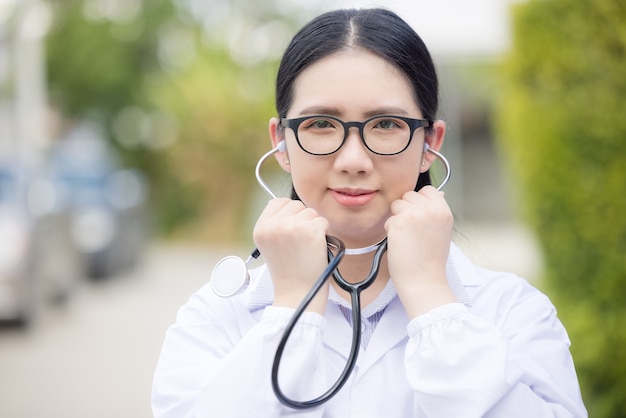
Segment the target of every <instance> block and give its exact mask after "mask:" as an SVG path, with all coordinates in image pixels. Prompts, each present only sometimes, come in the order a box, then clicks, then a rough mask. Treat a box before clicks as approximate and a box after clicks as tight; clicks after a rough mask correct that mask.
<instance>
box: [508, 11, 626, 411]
mask: <svg viewBox="0 0 626 418" xmlns="http://www.w3.org/2000/svg"><path fill="white" fill-rule="evenodd" d="M625 58H626V5H625V4H624V3H623V2H622V1H620V0H548V1H545V0H543V1H540V0H536V1H529V2H527V3H525V4H520V5H518V6H517V7H516V9H515V13H514V45H513V50H512V53H511V56H510V57H509V58H508V60H507V63H506V66H505V74H506V82H505V86H504V88H503V90H502V93H503V94H502V95H501V102H500V112H499V113H500V116H499V117H500V120H499V130H500V135H499V136H500V137H501V138H502V142H501V145H502V148H503V149H504V151H505V154H506V156H508V158H507V163H508V166H509V167H510V169H511V171H512V173H513V175H514V178H516V179H517V182H518V184H519V186H520V190H519V198H520V199H519V200H520V201H522V202H523V211H524V214H525V216H526V218H527V219H528V220H529V223H530V225H531V226H532V228H533V229H534V230H535V232H536V234H537V236H538V239H539V241H540V243H541V245H542V248H543V251H544V257H545V282H546V286H547V287H548V289H547V291H548V293H550V294H551V297H552V299H553V301H554V302H555V305H556V306H557V307H558V308H559V316H560V317H561V319H562V320H563V322H564V323H565V326H566V328H567V329H568V332H569V334H570V338H571V340H572V353H573V356H574V360H575V362H576V365H577V371H578V374H579V377H580V382H581V386H582V391H583V398H584V400H585V403H586V405H587V407H588V409H589V412H590V416H595V417H611V418H619V417H626V397H625V396H624V394H625V393H626V354H625V353H624V350H623V347H624V346H626V327H625V326H624V323H626V303H624V300H623V298H624V291H625V290H626V258H625V256H624V254H626V216H624V214H626V193H625V191H626V189H625V187H626V166H625V165H624V161H626V141H625V139H624V138H626V118H624V117H623V115H621V114H620V113H619V111H620V109H622V108H623V105H622V104H621V101H622V100H623V97H625V96H626V77H624V74H626V59H625Z"/></svg>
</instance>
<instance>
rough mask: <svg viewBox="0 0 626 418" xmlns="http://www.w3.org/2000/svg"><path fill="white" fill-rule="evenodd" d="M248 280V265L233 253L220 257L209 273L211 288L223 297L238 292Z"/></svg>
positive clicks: (244, 286)
mask: <svg viewBox="0 0 626 418" xmlns="http://www.w3.org/2000/svg"><path fill="white" fill-rule="evenodd" d="M249 281H250V275H249V274H248V266H247V265H246V263H245V262H244V261H243V260H242V259H241V258H240V257H237V256H234V255H231V256H228V257H224V258H222V259H221V260H220V261H219V262H218V263H217V264H216V265H215V267H214V268H213V272H212V273H211V289H212V290H213V292H214V293H215V294H216V295H218V296H221V297H223V298H228V297H231V296H234V295H236V294H238V293H240V292H241V291H243V290H244V289H245V288H246V286H247V284H248V282H249Z"/></svg>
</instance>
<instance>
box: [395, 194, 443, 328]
mask: <svg viewBox="0 0 626 418" xmlns="http://www.w3.org/2000/svg"><path fill="white" fill-rule="evenodd" d="M391 215H392V216H391V217H390V218H389V219H388V220H387V222H386V223H385V229H386V230H387V239H388V241H387V242H388V251H387V259H388V263H389V274H390V276H391V280H393V284H394V286H395V288H396V291H397V292H398V296H399V297H400V300H401V301H402V303H403V305H404V307H405V310H406V311H407V313H408V314H409V316H410V318H414V317H416V316H418V315H421V314H423V313H425V312H427V311H429V310H431V309H433V308H436V307H438V306H441V305H444V304H447V303H451V302H455V297H454V294H452V291H451V290H450V288H449V286H448V280H447V278H446V261H447V259H448V253H449V251H450V242H451V240H452V228H453V216H452V212H451V210H450V207H449V206H448V204H447V202H446V200H445V199H444V195H443V192H440V191H438V190H437V189H435V188H434V187H432V186H425V187H423V188H422V189H421V190H420V191H419V192H414V191H411V192H407V193H405V194H404V195H403V196H402V198H401V199H398V200H396V201H395V202H393V204H392V205H391Z"/></svg>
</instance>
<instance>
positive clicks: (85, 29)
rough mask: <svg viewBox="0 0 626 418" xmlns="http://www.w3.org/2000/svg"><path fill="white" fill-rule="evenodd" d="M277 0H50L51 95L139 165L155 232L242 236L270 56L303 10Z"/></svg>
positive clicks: (264, 143)
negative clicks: (148, 188)
mask: <svg viewBox="0 0 626 418" xmlns="http://www.w3.org/2000/svg"><path fill="white" fill-rule="evenodd" d="M278 3H280V2H277V3H276V4H275V3H274V2H263V3H262V4H259V2H256V1H251V0H233V1H226V0H211V1H206V2H197V1H192V0H175V1H174V0H124V1H122V0H51V4H52V6H53V10H54V15H55V24H54V26H53V30H52V31H51V34H50V36H49V39H48V44H47V61H48V72H49V85H50V96H51V99H52V102H53V104H54V105H55V106H56V107H57V108H59V109H60V110H61V112H62V113H63V115H64V116H65V117H66V118H68V119H69V120H72V119H74V120H76V119H83V118H88V119H91V120H95V121H97V122H98V123H99V124H100V125H101V126H102V127H103V128H104V130H105V132H107V134H108V136H109V139H111V142H112V144H114V145H115V146H116V147H117V149H118V151H119V153H120V154H121V156H122V157H123V160H124V162H125V163H126V164H127V165H133V166H136V167H139V168H140V169H142V170H143V171H144V172H146V174H147V175H148V177H149V179H150V182H151V184H152V187H151V190H152V192H151V198H152V204H153V207H155V208H156V213H155V214H154V215H155V217H156V220H157V226H158V227H159V229H160V231H162V232H176V231H180V230H181V229H182V230H186V231H193V232H194V234H195V235H197V234H198V233H200V234H201V235H202V236H204V237H205V238H208V239H214V240H224V239H226V240H232V239H237V238H238V237H239V236H240V234H241V231H239V229H240V227H242V222H241V220H242V216H243V214H244V212H245V210H246V206H247V205H248V204H249V198H250V196H249V195H250V193H249V192H250V188H251V187H253V186H254V185H255V182H254V175H253V171H254V164H255V162H256V160H257V158H258V157H259V155H260V154H261V152H262V150H265V149H267V148H268V146H269V140H268V139H267V133H266V132H267V129H266V123H267V120H268V119H269V117H270V116H271V115H272V114H273V113H274V111H273V105H272V97H273V94H272V88H273V84H274V79H273V72H274V69H275V60H276V58H277V57H278V56H279V55H280V53H281V52H282V48H283V47H284V46H285V42H286V41H287V40H288V39H289V35H290V33H291V32H292V31H293V26H292V24H291V23H290V21H291V19H297V18H298V16H300V15H301V13H292V12H293V11H294V10H295V9H292V8H290V7H285V6H284V5H283V6H279V5H278ZM286 16H292V17H286ZM245 227H247V228H249V225H245ZM247 233H248V234H249V231H247Z"/></svg>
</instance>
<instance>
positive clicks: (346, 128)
mask: <svg viewBox="0 0 626 418" xmlns="http://www.w3.org/2000/svg"><path fill="white" fill-rule="evenodd" d="M314 118H325V119H332V120H335V121H337V122H339V124H341V125H342V126H343V139H342V140H341V144H339V146H338V147H337V148H336V149H335V150H334V151H331V152H326V153H323V154H317V153H314V152H311V151H308V150H307V149H305V148H304V147H303V146H302V144H301V143H300V138H298V129H299V128H300V124H302V122H304V121H306V120H309V119H314ZM380 118H393V119H399V120H402V121H404V122H406V124H407V125H408V126H409V129H410V132H409V139H408V141H407V142H406V145H405V146H404V148H402V149H401V150H400V151H398V152H394V153H391V154H383V153H380V152H376V151H374V150H373V149H371V148H370V147H369V145H367V142H366V141H365V136H364V135H363V133H364V132H363V131H364V128H365V126H366V125H367V124H368V123H369V122H371V121H373V120H374V119H380ZM431 125H432V122H431V121H430V120H428V119H414V118H408V117H405V116H396V115H377V116H372V117H371V118H368V119H366V120H364V121H363V122H356V121H353V122H344V121H342V120H341V119H339V118H337V117H335V116H330V115H309V116H303V117H300V118H293V119H288V118H281V119H280V126H281V127H283V128H289V129H291V130H292V131H293V133H294V135H295V137H296V142H297V143H298V146H299V147H300V149H302V151H304V152H306V153H307V154H311V155H318V156H325V155H331V154H334V153H336V152H337V151H339V150H340V149H341V147H343V144H345V143H346V139H348V134H349V132H350V128H358V129H359V138H360V139H361V142H362V143H363V145H365V148H367V149H368V150H369V151H370V152H371V153H373V154H376V155H398V154H400V153H402V152H404V151H405V150H406V149H407V148H408V147H409V145H411V141H413V134H415V131H416V130H417V129H419V128H428V127H429V126H431Z"/></svg>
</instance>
